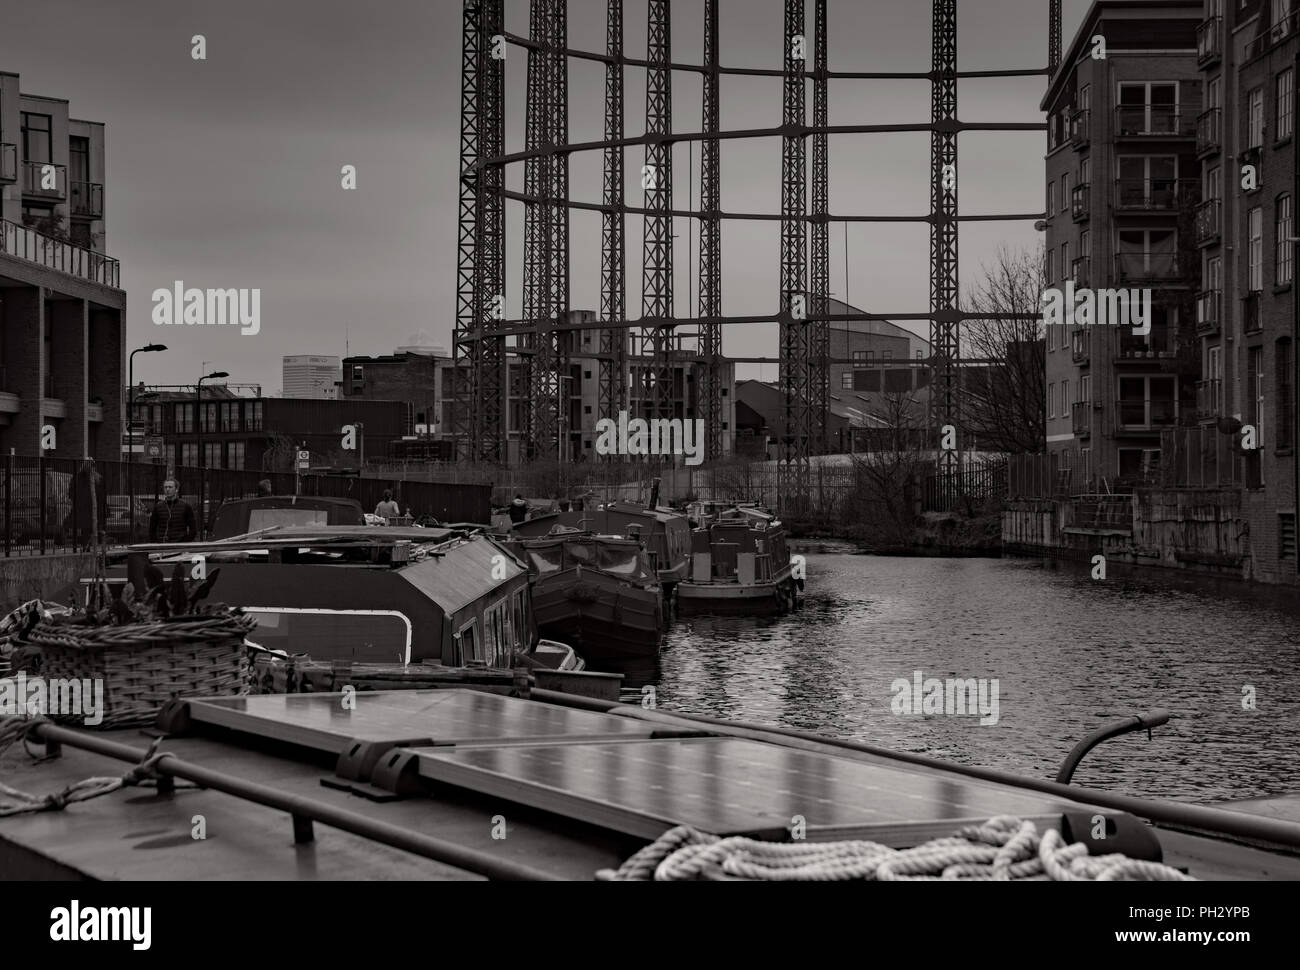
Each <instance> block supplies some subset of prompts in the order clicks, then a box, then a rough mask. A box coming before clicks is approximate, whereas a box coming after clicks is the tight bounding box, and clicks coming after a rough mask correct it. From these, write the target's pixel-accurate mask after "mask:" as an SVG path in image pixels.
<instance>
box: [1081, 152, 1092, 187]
mask: <svg viewBox="0 0 1300 970" xmlns="http://www.w3.org/2000/svg"><path fill="white" fill-rule="evenodd" d="M1091 177H1092V159H1090V158H1081V159H1079V184H1080V185H1087V184H1088V180H1089V179H1090V178H1091Z"/></svg>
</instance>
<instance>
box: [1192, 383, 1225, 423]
mask: <svg viewBox="0 0 1300 970" xmlns="http://www.w3.org/2000/svg"><path fill="white" fill-rule="evenodd" d="M1222 416H1223V381H1222V380H1220V379H1218V378H1214V379H1213V380H1208V381H1197V382H1196V420H1197V421H1216V420H1218V419H1219V418H1220V417H1222Z"/></svg>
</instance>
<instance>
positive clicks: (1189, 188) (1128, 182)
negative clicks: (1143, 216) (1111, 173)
mask: <svg viewBox="0 0 1300 970" xmlns="http://www.w3.org/2000/svg"><path fill="white" fill-rule="evenodd" d="M1200 187H1201V184H1200V182H1198V181H1196V180H1195V179H1173V178H1163V179H1116V180H1115V208H1116V210H1117V211H1120V212H1173V211H1175V210H1177V209H1178V207H1179V205H1181V204H1183V203H1188V202H1194V201H1196V199H1197V197H1198V196H1199V194H1200Z"/></svg>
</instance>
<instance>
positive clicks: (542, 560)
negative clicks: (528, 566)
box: [528, 545, 564, 574]
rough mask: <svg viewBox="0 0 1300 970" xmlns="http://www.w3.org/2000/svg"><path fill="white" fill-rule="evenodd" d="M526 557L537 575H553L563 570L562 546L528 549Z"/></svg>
mask: <svg viewBox="0 0 1300 970" xmlns="http://www.w3.org/2000/svg"><path fill="white" fill-rule="evenodd" d="M528 555H529V558H531V559H532V561H533V565H534V566H535V567H537V571H538V572H539V573H542V574H545V573H553V572H557V571H559V570H561V569H563V568H564V546H562V545H556V546H547V547H545V548H542V549H529V550H528Z"/></svg>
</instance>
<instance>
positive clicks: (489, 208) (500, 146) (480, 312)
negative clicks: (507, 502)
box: [470, 0, 506, 462]
mask: <svg viewBox="0 0 1300 970" xmlns="http://www.w3.org/2000/svg"><path fill="white" fill-rule="evenodd" d="M482 6H483V31H482V35H481V36H482V43H483V55H482V62H481V66H480V73H479V77H480V79H481V82H482V84H481V88H480V94H479V137H480V139H481V141H482V146H483V155H484V157H486V158H495V157H497V156H499V155H501V154H503V153H504V152H505V63H506V62H505V59H504V58H497V57H493V56H492V54H491V49H492V46H493V38H494V37H497V36H500V35H501V34H502V32H503V31H504V30H505V3H504V0H482ZM504 188H505V169H504V168H503V167H502V166H500V165H488V166H485V167H484V168H482V169H481V170H480V172H479V178H478V186H477V191H478V208H479V219H478V225H477V242H476V244H475V254H476V260H477V262H478V274H477V275H478V279H477V283H476V289H475V326H476V328H477V331H478V333H479V334H481V335H482V339H481V340H480V341H476V343H475V345H474V346H475V348H476V349H477V351H478V352H477V354H476V355H475V357H476V363H477V366H476V367H474V368H473V372H474V379H473V384H474V388H475V390H474V392H473V394H474V397H475V398H476V401H477V407H476V408H475V409H474V411H475V414H476V421H475V423H474V438H473V441H471V449H470V453H471V454H476V455H477V457H479V458H481V459H483V460H484V461H489V462H497V461H501V460H503V459H504V458H505V457H506V432H505V422H504V421H503V420H502V418H503V414H504V408H505V393H506V387H505V384H506V344H505V337H504V336H493V333H494V332H495V331H497V330H498V329H499V328H500V327H501V321H502V320H503V319H504V318H505V315H506V314H505V289H506V278H505V273H506V212H505V198H504V197H503V196H502V194H501V193H502V190H503V189H504ZM474 442H478V447H477V448H474V447H473V445H474Z"/></svg>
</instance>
